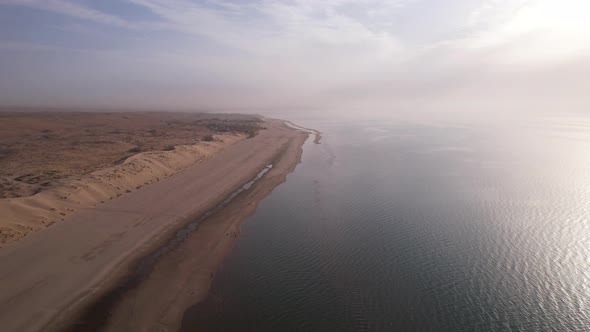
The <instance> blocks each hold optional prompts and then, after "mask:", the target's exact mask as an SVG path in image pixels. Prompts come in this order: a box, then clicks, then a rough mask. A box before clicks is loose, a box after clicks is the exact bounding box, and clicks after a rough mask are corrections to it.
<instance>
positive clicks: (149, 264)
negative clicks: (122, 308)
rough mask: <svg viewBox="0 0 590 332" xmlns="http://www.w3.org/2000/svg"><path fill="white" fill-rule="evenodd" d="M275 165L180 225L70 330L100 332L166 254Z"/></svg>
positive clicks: (69, 329) (68, 328)
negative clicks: (114, 308)
mask: <svg viewBox="0 0 590 332" xmlns="http://www.w3.org/2000/svg"><path fill="white" fill-rule="evenodd" d="M272 166H273V164H272V163H271V164H268V165H266V166H265V167H264V168H263V169H262V170H261V171H260V172H258V174H257V175H256V176H255V177H254V178H253V179H252V180H250V181H248V182H247V183H246V184H244V185H243V186H242V187H240V188H239V189H238V190H236V191H234V192H233V193H231V194H230V195H229V196H228V197H227V198H226V199H224V200H223V201H222V202H221V203H219V204H218V205H217V206H215V207H214V208H212V209H210V210H208V211H207V212H205V213H204V214H203V215H201V217H199V218H197V220H195V221H192V222H190V223H188V224H186V225H184V226H183V227H182V228H180V229H179V230H178V231H177V232H176V233H175V235H174V236H173V237H172V238H171V239H169V240H168V241H166V242H165V243H164V244H163V245H162V246H160V247H158V248H157V249H156V250H154V251H152V252H151V253H149V254H148V255H146V256H144V257H143V258H141V259H140V260H139V263H138V264H137V266H136V268H135V269H134V270H133V271H132V272H131V273H130V274H128V275H127V276H126V277H124V278H123V280H121V281H120V282H119V283H118V284H117V285H116V286H114V287H113V288H112V289H111V290H110V291H108V292H107V293H105V294H104V295H103V296H101V297H100V298H99V299H98V300H97V301H96V302H94V303H92V304H91V305H90V306H89V307H88V308H86V309H85V310H84V312H83V313H82V315H80V318H79V320H78V321H77V322H75V323H73V324H72V325H70V326H69V327H67V328H65V329H64V331H66V332H88V331H100V330H101V329H102V328H104V327H105V325H106V323H107V322H108V319H109V318H110V316H111V311H112V309H113V307H114V306H115V305H116V304H117V303H118V302H119V301H120V300H121V299H122V298H123V296H124V295H125V294H126V293H127V292H129V291H131V290H132V289H134V288H136V287H138V286H139V285H140V284H141V282H142V281H144V280H145V279H146V277H147V276H148V275H149V274H150V273H151V272H152V270H153V269H154V267H155V265H156V263H157V262H158V261H159V259H160V258H161V257H162V256H163V255H164V254H166V253H168V252H170V251H172V250H173V249H175V248H177V247H178V246H179V245H180V244H181V243H182V242H183V241H184V240H185V239H186V238H187V237H188V236H189V235H190V234H191V233H192V232H194V231H196V230H197V229H198V228H199V225H200V224H201V223H202V222H203V221H204V220H205V219H207V218H208V217H210V216H211V215H213V214H214V213H216V212H219V211H220V210H221V209H223V208H224V207H226V206H227V205H228V204H230V203H231V202H232V201H233V200H234V199H235V198H236V197H237V196H238V195H240V194H241V193H243V192H245V191H247V190H248V189H250V188H251V187H252V186H253V185H254V184H255V183H256V182H257V181H258V180H260V179H261V178H262V177H263V176H264V175H265V174H266V173H267V172H268V171H270V169H271V168H272Z"/></svg>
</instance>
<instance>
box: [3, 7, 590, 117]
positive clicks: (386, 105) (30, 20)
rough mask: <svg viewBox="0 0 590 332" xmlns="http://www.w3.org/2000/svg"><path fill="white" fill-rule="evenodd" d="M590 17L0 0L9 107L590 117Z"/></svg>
mask: <svg viewBox="0 0 590 332" xmlns="http://www.w3.org/2000/svg"><path fill="white" fill-rule="evenodd" d="M99 4H100V5H99ZM588 9H590V5H589V4H587V3H586V2H585V1H581V0H565V1H550V0H479V1H472V0H469V1H468V0H456V1H452V2H451V1H449V2H446V1H445V4H444V5H442V4H441V2H440V1H434V0H399V1H384V0H367V1H352V0H330V1H311V0H293V1H251V2H243V1H221V2H220V1H186V0H172V1H170V0H168V1H163V0H128V1H126V2H120V1H104V2H103V1H101V2H98V3H97V2H93V1H66V0H61V1H60V0H53V1H42V0H26V1H6V0H4V1H2V0H0V18H5V19H3V20H0V22H2V23H0V25H1V26H0V28H1V29H2V30H3V31H5V32H4V33H2V34H0V50H1V52H2V53H3V54H5V55H6V56H3V57H2V59H0V69H2V71H3V72H4V73H6V74H5V75H2V77H1V78H0V101H1V102H2V103H4V104H29V105H57V106H69V105H71V106H81V105H84V106H95V107H137V108H144V107H149V108H162V107H166V108H186V109H252V110H257V109H272V108H286V109H343V110H367V109H372V110H379V111H382V112H395V111H396V110H397V109H402V108H403V109H412V108H416V109H418V108H419V109H429V110H450V109H454V110H458V109H460V110H464V111H469V112H477V111H478V110H500V109H501V110H510V111H517V110H527V111H530V110H532V109H539V110H542V109H546V110H554V109H555V108H556V107H567V108H568V109H569V110H572V111H577V110H584V108H586V107H588V106H589V105H588V104H589V100H588V98H587V97H586V96H585V93H584V91H583V90H584V89H583V87H584V86H587V85H588V83H590V82H589V81H590V79H588V78H587V77H590V76H589V75H588V69H586V68H589V67H588V65H589V58H588V56H589V55H590V50H589V47H588V46H589V45H590V40H589V39H590V35H589V34H587V33H586V32H587V31H590V23H588V22H590V21H588V20H586V19H585V17H584V13H587V12H588Z"/></svg>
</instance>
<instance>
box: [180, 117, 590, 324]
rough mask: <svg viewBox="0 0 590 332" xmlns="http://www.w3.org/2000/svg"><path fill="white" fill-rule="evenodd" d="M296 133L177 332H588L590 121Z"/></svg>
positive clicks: (389, 123) (329, 127)
mask: <svg viewBox="0 0 590 332" xmlns="http://www.w3.org/2000/svg"><path fill="white" fill-rule="evenodd" d="M294 122H296V123H298V124H301V125H304V126H306V127H311V128H316V129H319V130H320V131H322V132H323V135H322V136H323V137H322V144H320V145H316V144H313V143H312V142H310V141H309V140H308V142H307V143H306V145H305V147H304V155H303V160H302V163H301V164H300V165H299V166H298V167H297V169H296V170H295V171H294V172H293V173H292V174H290V175H289V177H288V178H287V182H286V183H284V184H283V185H281V186H279V187H278V188H276V189H275V191H274V192H273V193H272V194H271V195H270V196H269V197H268V198H267V199H265V200H264V201H263V202H262V203H261V204H260V206H259V208H258V210H257V212H256V214H255V215H254V216H252V217H250V218H249V219H248V220H246V221H245V222H244V224H243V226H242V234H241V238H240V239H239V240H238V242H237V244H236V247H235V248H234V250H233V252H232V254H231V255H230V256H229V257H228V258H227V259H226V261H225V263H224V266H223V268H222V270H221V271H219V272H218V274H217V275H216V277H215V280H214V285H213V287H212V290H211V293H210V295H209V297H208V299H207V300H206V301H205V302H203V303H200V304H197V305H194V306H193V307H191V308H189V309H188V310H187V311H186V313H185V316H184V320H183V330H186V331H192V330H196V329H198V330H199V331H394V330H401V331H588V330H590V218H589V216H590V119H584V118H579V117H560V118H557V117H545V118H536V119H534V120H529V121H514V122H508V121H507V122H505V123H501V122H496V123H484V122H483V121H482V122H479V123H476V122H473V123H466V122H456V123H453V122H451V121H431V122H425V121H412V122H410V121H397V120H386V119H379V120H374V121H363V122H353V121H339V122H336V121H327V120H323V121H321V120H314V121H311V120H309V121H300V122H298V121H294Z"/></svg>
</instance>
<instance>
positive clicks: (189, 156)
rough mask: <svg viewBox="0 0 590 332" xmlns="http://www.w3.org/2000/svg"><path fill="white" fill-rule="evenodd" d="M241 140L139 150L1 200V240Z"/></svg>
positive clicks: (218, 137) (129, 189)
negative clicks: (35, 190) (32, 192)
mask: <svg viewBox="0 0 590 332" xmlns="http://www.w3.org/2000/svg"><path fill="white" fill-rule="evenodd" d="M245 138H246V135H244V134H224V135H216V141H212V142H201V143H199V144H197V145H181V146H177V147H176V148H175V149H174V150H173V151H152V152H144V153H139V154H136V155H133V156H131V157H129V158H128V159H127V160H125V161H124V162H123V163H122V164H120V165H116V166H111V167H108V168H106V169H102V170H98V171H94V172H92V173H90V174H87V175H83V176H80V177H78V178H73V179H66V180H63V181H61V182H62V183H61V185H59V186H57V187H55V188H52V189H48V190H45V191H42V192H40V193H38V194H36V195H33V196H28V197H17V198H5V199H0V216H2V218H1V219H0V243H1V244H2V245H6V244H8V243H11V242H13V241H16V240H18V239H20V238H22V237H24V236H26V235H27V234H29V233H30V232H33V231H37V230H39V229H42V228H44V227H47V226H51V225H52V224H54V223H55V222H59V221H62V220H64V218H65V217H67V216H68V215H69V214H71V213H72V212H75V211H77V210H79V209H81V208H89V207H95V206H97V205H100V204H101V203H104V202H106V201H108V200H111V199H113V198H116V197H119V196H121V195H125V194H128V193H131V192H133V191H135V190H137V189H139V188H141V187H142V186H144V185H149V184H152V183H154V182H157V181H159V180H161V179H164V178H166V177H169V176H171V175H174V174H176V173H178V172H180V171H182V170H184V169H186V168H187V167H189V166H192V165H194V164H197V163H200V162H203V161H205V160H207V159H209V158H211V157H212V156H214V155H215V154H217V153H219V152H220V151H222V150H223V149H224V148H225V147H227V146H230V145H232V144H233V143H235V142H238V141H240V140H242V139H245Z"/></svg>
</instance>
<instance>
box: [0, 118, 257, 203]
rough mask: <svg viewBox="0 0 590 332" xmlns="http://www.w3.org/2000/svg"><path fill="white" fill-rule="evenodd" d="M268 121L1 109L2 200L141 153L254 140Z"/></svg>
mask: <svg viewBox="0 0 590 332" xmlns="http://www.w3.org/2000/svg"><path fill="white" fill-rule="evenodd" d="M262 123H263V122H262V120H260V119H259V118H258V117H255V116H249V115H238V114H207V113H168V112H124V113H119V112H110V113H105V112H100V113H99V112H64V111H55V110H53V111H50V112H48V111H30V110H29V111H25V112H22V111H19V112H15V111H11V110H9V109H4V110H2V111H0V198H10V197H23V196H29V195H32V194H35V193H37V192H39V191H41V190H43V189H45V188H50V187H53V186H55V185H58V184H59V181H60V180H62V179H65V178H76V177H78V176H81V175H84V174H88V173H90V172H93V171H96V170H98V169H101V168H104V167H108V166H112V165H116V164H120V163H122V162H123V161H124V160H125V159H127V158H128V157H130V156H132V155H134V154H137V153H139V152H147V151H171V150H174V147H175V146H178V145H191V144H199V142H202V141H212V140H214V139H215V135H216V134H220V133H244V134H246V135H248V136H249V137H253V136H255V135H256V133H257V132H258V130H260V129H261V128H262Z"/></svg>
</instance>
